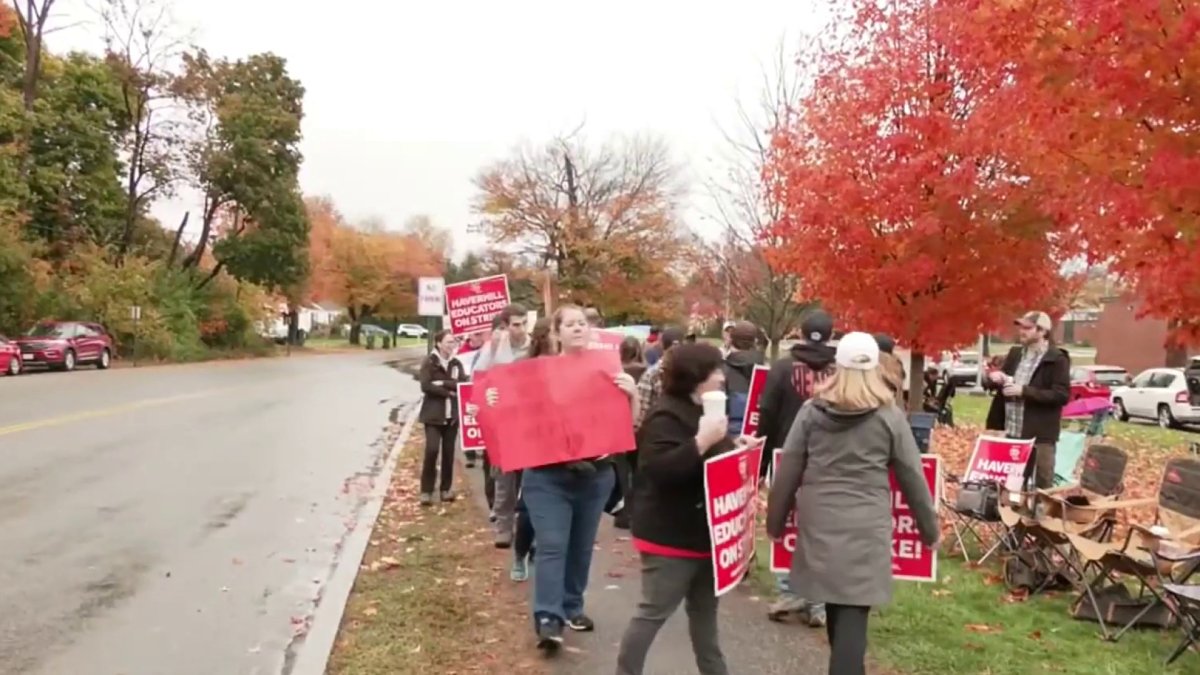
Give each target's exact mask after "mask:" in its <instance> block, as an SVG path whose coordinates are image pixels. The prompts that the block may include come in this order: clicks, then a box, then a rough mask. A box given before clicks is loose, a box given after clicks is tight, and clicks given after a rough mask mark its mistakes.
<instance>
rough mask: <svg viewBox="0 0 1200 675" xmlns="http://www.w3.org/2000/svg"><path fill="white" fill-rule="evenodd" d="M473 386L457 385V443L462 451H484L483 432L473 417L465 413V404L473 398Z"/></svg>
mask: <svg viewBox="0 0 1200 675" xmlns="http://www.w3.org/2000/svg"><path fill="white" fill-rule="evenodd" d="M474 388H475V385H474V384H473V383H471V382H459V383H458V402H459V406H458V442H459V445H460V446H462V449H463V450H484V449H485V446H484V444H483V430H482V429H480V428H479V421H478V420H476V419H475V416H474V415H470V414H468V413H467V405H466V404H467V403H469V402H471V397H472V396H474V391H473V390H474Z"/></svg>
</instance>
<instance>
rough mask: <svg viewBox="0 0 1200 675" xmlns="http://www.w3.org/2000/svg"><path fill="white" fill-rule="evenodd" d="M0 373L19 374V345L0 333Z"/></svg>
mask: <svg viewBox="0 0 1200 675" xmlns="http://www.w3.org/2000/svg"><path fill="white" fill-rule="evenodd" d="M0 373H4V374H6V375H20V374H21V347H20V346H19V345H17V343H16V342H13V341H12V340H9V339H8V338H6V337H4V336H3V335H0Z"/></svg>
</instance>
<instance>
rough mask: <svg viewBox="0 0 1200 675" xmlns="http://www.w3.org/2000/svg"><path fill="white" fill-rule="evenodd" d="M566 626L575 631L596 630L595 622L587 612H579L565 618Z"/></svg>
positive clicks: (587, 631)
mask: <svg viewBox="0 0 1200 675" xmlns="http://www.w3.org/2000/svg"><path fill="white" fill-rule="evenodd" d="M567 627H568V628H570V629H571V630H573V631H575V632H577V633H590V632H592V631H594V630H596V622H595V621H592V620H591V618H590V617H588V615H587V614H579V615H576V616H574V617H572V618H570V619H567Z"/></svg>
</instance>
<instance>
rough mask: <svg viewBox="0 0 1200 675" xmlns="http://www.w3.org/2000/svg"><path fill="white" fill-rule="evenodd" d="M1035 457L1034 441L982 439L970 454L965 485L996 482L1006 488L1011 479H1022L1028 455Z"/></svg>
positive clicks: (1027, 462) (997, 437)
mask: <svg viewBox="0 0 1200 675" xmlns="http://www.w3.org/2000/svg"><path fill="white" fill-rule="evenodd" d="M1032 454H1033V440H1032V439H1030V440H1019V439H1012V438H1003V437H1000V436H980V437H979V438H977V439H976V440H975V449H974V450H972V451H971V461H969V462H967V471H966V475H965V476H964V477H963V482H964V483H966V482H976V481H979V482H983V481H995V482H997V483H999V484H1000V485H1002V486H1004V485H1007V484H1008V480H1009V479H1010V478H1023V477H1024V476H1025V466H1026V465H1027V464H1029V456H1030V455H1032Z"/></svg>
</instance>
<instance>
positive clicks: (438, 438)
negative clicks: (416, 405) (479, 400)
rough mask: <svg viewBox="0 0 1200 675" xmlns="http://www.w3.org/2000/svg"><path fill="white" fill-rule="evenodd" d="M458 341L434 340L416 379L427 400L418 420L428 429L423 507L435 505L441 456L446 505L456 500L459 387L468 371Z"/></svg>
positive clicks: (441, 336) (441, 334)
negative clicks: (438, 465) (455, 468)
mask: <svg viewBox="0 0 1200 675" xmlns="http://www.w3.org/2000/svg"><path fill="white" fill-rule="evenodd" d="M457 348H458V340H456V339H455V337H454V335H452V334H451V333H450V331H449V330H440V331H438V332H437V334H436V335H434V336H433V351H432V352H430V353H429V356H427V357H425V360H424V361H423V362H421V368H420V370H419V371H418V372H417V379H418V380H420V382H421V391H422V392H423V393H424V394H425V399H424V400H423V401H422V402H421V410H420V412H419V413H418V419H420V421H421V424H423V425H424V426H425V458H424V460H423V461H422V463H421V505H422V506H430V505H431V504H433V488H434V481H435V480H436V478H437V464H438V455H439V450H440V455H441V464H442V471H441V484H440V486H439V487H440V492H441V495H440V496H441V499H442V501H443V502H452V501H454V499H455V496H454V489H453V486H454V446H455V443H456V442H457V440H458V383H459V382H465V381H466V380H467V376H466V371H465V369H464V368H463V366H462V364H461V363H459V361H458V358H457V357H456V356H455V354H454V353H455V351H456V350H457Z"/></svg>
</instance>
